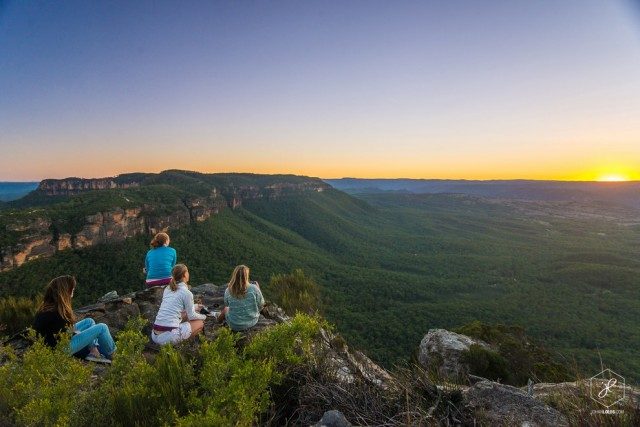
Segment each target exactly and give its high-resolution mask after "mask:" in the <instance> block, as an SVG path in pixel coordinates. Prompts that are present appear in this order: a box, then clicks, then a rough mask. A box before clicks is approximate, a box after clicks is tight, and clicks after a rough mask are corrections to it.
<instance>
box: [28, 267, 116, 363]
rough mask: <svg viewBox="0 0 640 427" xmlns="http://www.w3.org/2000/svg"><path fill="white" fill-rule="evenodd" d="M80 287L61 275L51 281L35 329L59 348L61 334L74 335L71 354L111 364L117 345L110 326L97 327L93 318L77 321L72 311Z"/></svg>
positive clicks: (71, 279) (98, 325) (37, 316)
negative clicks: (75, 292) (68, 333)
mask: <svg viewBox="0 0 640 427" xmlns="http://www.w3.org/2000/svg"><path fill="white" fill-rule="evenodd" d="M76 284H77V282H76V279H75V278H74V277H73V276H60V277H56V278H55V279H53V280H52V281H51V282H49V284H48V285H47V288H46V290H45V293H44V299H43V301H42V304H41V305H40V307H39V308H38V311H37V312H36V317H35V320H34V322H33V329H34V330H35V331H36V332H37V333H38V335H40V336H42V337H43V338H44V342H45V344H47V345H48V346H51V347H55V346H56V344H57V343H58V335H59V334H60V333H61V332H67V331H68V332H71V333H73V336H72V337H71V341H70V342H69V347H68V351H69V353H71V354H73V355H74V356H76V357H85V358H86V359H87V360H92V361H95V362H102V363H111V358H112V356H113V353H114V351H115V350H116V346H115V343H114V342H113V338H112V337H111V333H110V332H109V328H108V327H107V325H105V324H104V323H98V324H96V322H95V321H94V320H93V319H91V318H86V319H83V320H80V321H79V322H76V317H75V314H74V313H73V310H72V308H71V299H72V298H73V293H74V290H75V288H76ZM72 325H73V328H71V326H72Z"/></svg>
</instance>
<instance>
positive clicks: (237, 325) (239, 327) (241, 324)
mask: <svg viewBox="0 0 640 427" xmlns="http://www.w3.org/2000/svg"><path fill="white" fill-rule="evenodd" d="M224 306H225V307H224V310H223V311H222V313H220V315H219V316H218V321H220V322H222V321H223V320H226V321H227V324H228V325H229V328H231V330H232V331H244V330H247V329H249V328H251V327H253V326H255V324H256V323H258V318H259V317H260V310H261V309H262V307H263V306H264V297H263V296H262V292H260V286H259V285H258V282H250V281H249V267H247V266H246V265H239V266H237V267H236V268H235V269H234V270H233V274H232V275H231V280H230V281H229V285H228V286H227V289H226V290H225V291H224Z"/></svg>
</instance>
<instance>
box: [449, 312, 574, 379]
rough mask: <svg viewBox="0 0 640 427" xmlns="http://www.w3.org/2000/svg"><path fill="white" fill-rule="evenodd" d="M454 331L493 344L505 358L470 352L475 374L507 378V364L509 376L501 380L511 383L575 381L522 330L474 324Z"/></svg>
mask: <svg viewBox="0 0 640 427" xmlns="http://www.w3.org/2000/svg"><path fill="white" fill-rule="evenodd" d="M455 332H458V333H460V334H464V335H468V336H470V337H473V338H478V339H481V340H483V341H485V342H487V343H489V344H491V345H492V346H493V347H495V348H497V350H498V354H499V356H500V358H501V359H502V360H500V359H499V358H497V357H496V356H495V355H491V354H484V353H482V352H481V351H480V350H479V349H474V350H471V349H470V352H469V354H468V355H467V357H468V358H470V359H469V360H470V361H472V363H474V364H475V365H472V366H471V373H472V374H475V375H480V376H483V377H486V378H489V379H492V377H491V376H487V375H498V374H500V375H504V372H503V367H502V363H503V362H504V363H505V366H504V369H505V370H506V372H507V373H508V375H507V376H506V377H505V376H499V378H502V379H503V381H505V382H506V383H508V384H512V385H524V384H527V381H528V380H529V378H531V379H533V380H534V381H536V382H562V381H570V380H571V379H572V375H571V374H570V371H569V368H568V367H567V366H565V365H563V364H562V363H559V362H558V361H556V360H554V357H553V355H552V354H551V353H550V352H549V351H547V350H546V349H545V348H543V347H542V346H540V345H538V344H536V343H534V342H533V341H532V340H531V339H530V338H529V337H528V336H527V335H526V333H525V331H524V329H523V328H522V327H519V326H506V325H489V324H486V323H482V322H478V321H475V322H471V323H469V324H467V325H465V326H463V327H461V328H458V329H456V330H455ZM482 372H484V373H485V375H483V373H482ZM493 378H498V377H493Z"/></svg>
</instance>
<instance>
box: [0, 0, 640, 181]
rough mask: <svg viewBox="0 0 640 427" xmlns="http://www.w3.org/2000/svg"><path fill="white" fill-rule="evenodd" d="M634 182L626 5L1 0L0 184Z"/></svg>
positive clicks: (635, 19) (634, 78)
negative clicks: (118, 177) (183, 177)
mask: <svg viewBox="0 0 640 427" xmlns="http://www.w3.org/2000/svg"><path fill="white" fill-rule="evenodd" d="M170 168H179V169H190V170H198V171H202V172H222V171H243V172H257V173H296V174H304V175H312V176H320V177H324V178H334V177H341V176H355V177H411V178H418V177H420V178H467V179H490V178H505V179H509V178H531V179H598V178H599V177H601V176H602V175H604V174H618V175H622V176H624V177H626V178H632V179H640V5H639V2H638V1H632V0H619V1H618V0H565V1H556V0H536V1H530V0H496V1H490V0H486V1H476V0H468V1H463V0H442V1H375V0H366V1H347V0H342V1H217V2H213V1H202V2H196V1H188V2H177V1H175V2H174V1H172V2H161V1H153V2H151V1H56V2H52V1H11V0H9V1H6V0H0V180H32V179H35V180H38V179H42V178H46V177H57V178H62V177H67V176H82V177H99V176H110V175H115V174H119V173H124V172H134V171H148V172H157V171H160V170H164V169H170Z"/></svg>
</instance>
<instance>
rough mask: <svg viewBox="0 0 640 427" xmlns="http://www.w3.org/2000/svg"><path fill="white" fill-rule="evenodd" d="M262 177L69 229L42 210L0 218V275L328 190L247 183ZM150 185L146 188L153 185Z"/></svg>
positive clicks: (73, 188)
mask: <svg viewBox="0 0 640 427" xmlns="http://www.w3.org/2000/svg"><path fill="white" fill-rule="evenodd" d="M160 176H162V174H159V175H154V174H129V175H120V176H118V177H114V178H101V179H81V178H67V179H61V180H54V179H48V180H44V181H42V182H41V183H40V186H39V187H38V189H37V190H36V191H37V192H39V193H41V194H44V195H47V196H70V195H77V194H80V193H82V192H87V191H96V190H108V189H127V188H134V187H141V186H143V185H146V184H145V182H146V181H145V180H146V179H151V178H154V177H155V178H158V177H160ZM211 176H215V174H213V175H211ZM265 177H267V178H269V180H268V183H266V184H263V185H257V184H256V185H253V184H242V185H238V184H234V183H233V180H232V179H231V178H228V177H224V179H223V178H222V177H221V178H220V179H219V180H220V185H219V186H216V185H214V184H211V183H205V182H203V183H202V185H205V186H209V187H210V192H209V194H208V195H207V196H205V197H193V196H191V195H189V196H188V197H184V198H182V199H177V198H176V200H175V205H169V206H167V205H166V204H165V205H163V206H162V207H160V208H158V206H157V205H154V204H152V203H146V204H142V205H140V206H131V202H130V201H129V199H127V198H126V197H124V199H123V202H122V203H123V204H122V206H114V207H113V208H111V209H109V210H105V211H100V212H95V213H93V214H91V215H86V216H85V217H84V218H82V217H80V218H74V220H73V221H74V222H75V223H76V224H75V225H74V226H70V225H69V224H67V223H65V222H64V221H68V219H65V220H56V219H51V218H49V217H48V216H46V215H47V214H46V208H45V209H42V210H41V212H42V216H41V217H38V216H37V215H38V212H40V211H29V212H28V213H27V214H26V215H23V216H16V218H22V219H15V218H14V217H13V216H6V217H5V218H0V219H2V220H3V221H0V223H4V224H6V232H7V233H10V234H11V235H12V236H13V242H12V243H11V244H6V243H5V244H4V245H3V246H0V272H1V271H7V270H10V269H12V268H15V267H19V266H20V265H22V264H24V263H25V262H28V261H30V260H33V259H37V258H42V257H48V256H51V255H53V254H55V253H56V252H57V251H61V250H65V249H82V248H86V247H89V246H94V245H97V244H101V243H110V242H118V241H122V240H124V239H126V238H128V237H133V236H137V235H140V234H155V233H158V232H161V231H165V232H166V231H169V230H171V229H175V228H178V227H182V226H184V225H187V224H190V223H195V222H202V221H206V220H207V219H208V218H210V217H211V216H212V215H216V214H217V213H219V212H220V211H221V210H222V209H225V208H226V207H230V208H232V209H236V208H238V207H240V206H242V203H243V201H246V200H259V199H263V200H275V199H278V198H281V197H285V196H287V195H291V194H299V193H303V192H321V191H324V190H326V189H328V188H330V186H329V185H328V184H325V183H324V182H322V181H320V180H319V179H311V178H309V179H300V177H296V178H297V179H295V180H293V182H287V181H286V179H285V178H283V181H282V182H277V180H278V179H279V176H276V177H269V176H253V177H252V178H251V179H254V180H256V182H260V180H261V179H267V178H265ZM244 178H245V180H246V179H247V177H244ZM289 179H292V178H291V177H289ZM274 180H275V181H276V182H274ZM150 183H151V184H150V185H152V184H153V183H154V182H153V181H150ZM186 194H188V193H186ZM125 201H126V203H125ZM24 217H27V218H30V219H24ZM5 241H6V240H5ZM0 242H1V240H0Z"/></svg>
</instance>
